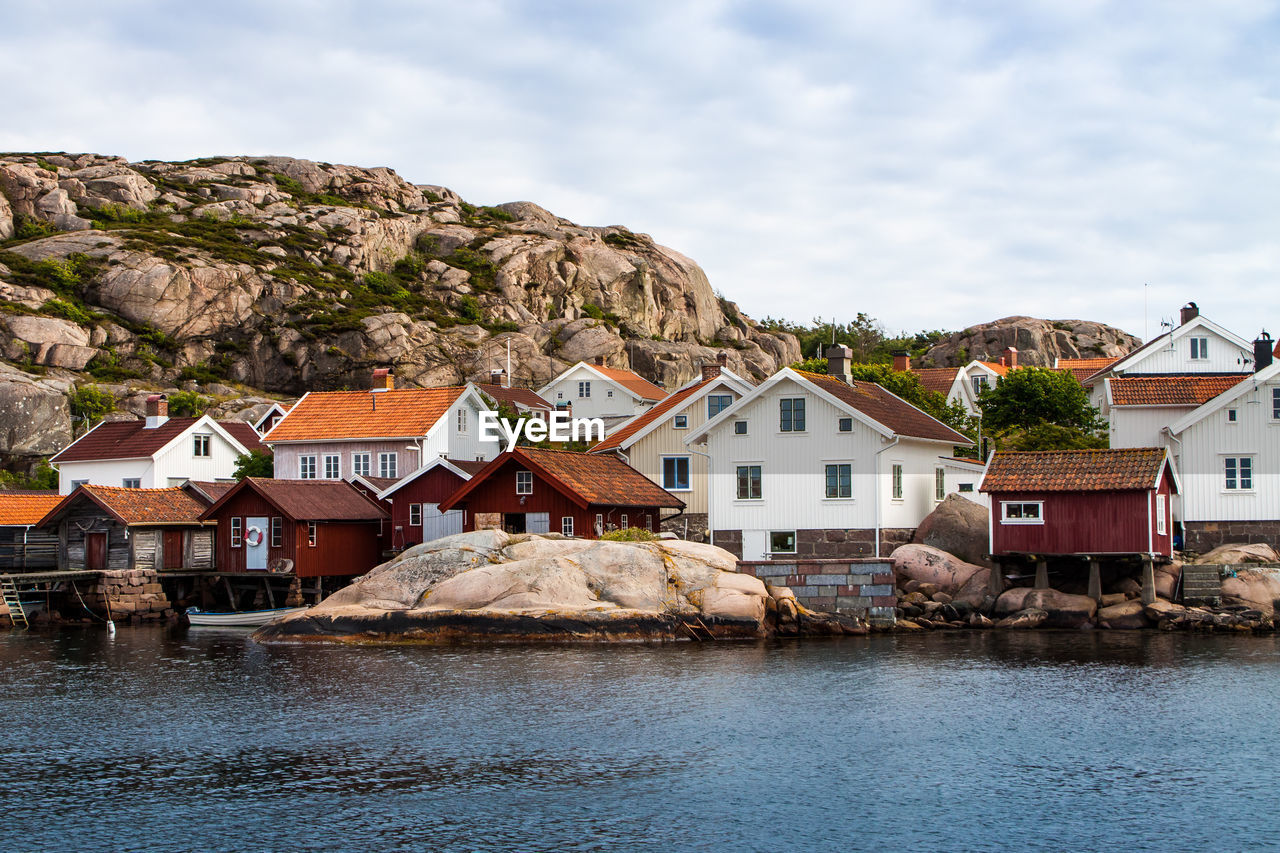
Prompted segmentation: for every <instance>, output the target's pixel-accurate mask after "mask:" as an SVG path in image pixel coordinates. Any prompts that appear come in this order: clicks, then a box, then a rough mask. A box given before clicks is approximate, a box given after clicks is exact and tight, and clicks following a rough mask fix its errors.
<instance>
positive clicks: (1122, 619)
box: [1098, 598, 1147, 630]
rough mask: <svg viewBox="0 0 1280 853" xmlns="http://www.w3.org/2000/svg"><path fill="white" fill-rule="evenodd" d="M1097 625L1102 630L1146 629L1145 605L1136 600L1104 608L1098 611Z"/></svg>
mask: <svg viewBox="0 0 1280 853" xmlns="http://www.w3.org/2000/svg"><path fill="white" fill-rule="evenodd" d="M1098 625H1099V626H1100V627H1102V628H1114V629H1120V630H1124V629H1130V630H1131V629H1134V628H1145V627H1147V616H1146V605H1144V604H1143V603H1142V602H1141V601H1139V600H1138V599H1136V598H1132V599H1129V600H1128V601H1122V602H1121V603H1119V604H1113V605H1111V606H1110V607H1104V608H1102V609H1101V610H1099V611H1098Z"/></svg>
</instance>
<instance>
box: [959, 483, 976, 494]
mask: <svg viewBox="0 0 1280 853" xmlns="http://www.w3.org/2000/svg"><path fill="white" fill-rule="evenodd" d="M956 491H959V492H972V491H973V483H961V484H960V485H959V486H957V487H956Z"/></svg>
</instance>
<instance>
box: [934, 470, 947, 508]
mask: <svg viewBox="0 0 1280 853" xmlns="http://www.w3.org/2000/svg"><path fill="white" fill-rule="evenodd" d="M946 496H947V469H945V468H934V469H933V499H934V500H935V501H940V500H942V499H943V498H945V497H946Z"/></svg>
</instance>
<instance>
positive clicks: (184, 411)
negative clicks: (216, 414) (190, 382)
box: [169, 391, 212, 418]
mask: <svg viewBox="0 0 1280 853" xmlns="http://www.w3.org/2000/svg"><path fill="white" fill-rule="evenodd" d="M211 402H212V401H211V400H210V399H209V398H208V397H204V396H202V395H200V394H197V393H196V392H195V391H177V392H175V393H173V394H170V395H169V414H171V415H173V416H174V417H175V418H198V417H200V416H201V415H203V414H204V413H205V410H206V409H208V408H209V404H210V403H211Z"/></svg>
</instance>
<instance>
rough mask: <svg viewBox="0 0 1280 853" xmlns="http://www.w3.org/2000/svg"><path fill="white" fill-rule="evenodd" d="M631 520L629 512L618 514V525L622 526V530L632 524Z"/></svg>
mask: <svg viewBox="0 0 1280 853" xmlns="http://www.w3.org/2000/svg"><path fill="white" fill-rule="evenodd" d="M629 522H630V520H629V519H628V517H627V514H626V513H625V512H624V513H622V515H620V516H618V527H619V528H621V529H622V530H626V529H627V528H629V527H630V526H631V524H630V523H629Z"/></svg>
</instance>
